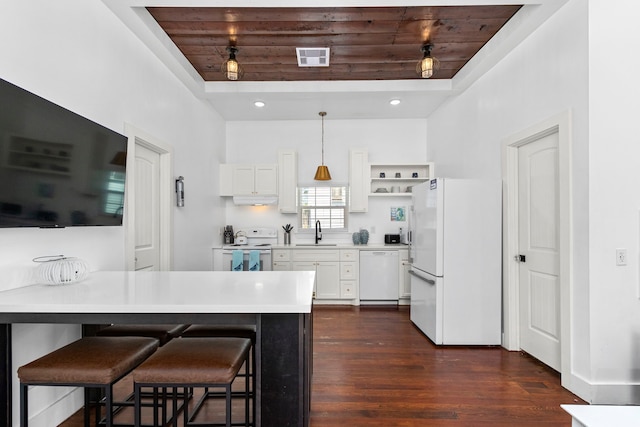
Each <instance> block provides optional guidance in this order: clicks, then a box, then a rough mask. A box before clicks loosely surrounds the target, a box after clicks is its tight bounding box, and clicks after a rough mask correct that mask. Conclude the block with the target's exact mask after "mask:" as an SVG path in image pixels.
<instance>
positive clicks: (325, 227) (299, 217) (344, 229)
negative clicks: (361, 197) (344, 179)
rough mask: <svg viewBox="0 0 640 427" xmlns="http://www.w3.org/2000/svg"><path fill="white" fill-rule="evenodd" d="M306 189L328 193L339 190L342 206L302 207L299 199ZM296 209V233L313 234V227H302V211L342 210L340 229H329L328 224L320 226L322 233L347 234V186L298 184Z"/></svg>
mask: <svg viewBox="0 0 640 427" xmlns="http://www.w3.org/2000/svg"><path fill="white" fill-rule="evenodd" d="M306 188H329V191H330V192H331V191H332V189H333V188H340V189H341V191H343V201H344V204H343V205H336V206H332V205H328V206H323V205H313V206H308V205H305V206H303V205H302V203H301V197H302V191H303V190H304V189H306ZM296 208H297V214H296V215H297V222H298V231H299V232H301V233H315V227H314V226H311V224H309V227H308V228H304V227H303V213H302V212H303V210H304V209H309V208H311V209H313V210H316V209H333V210H342V211H343V216H342V218H343V227H340V228H336V227H334V228H331V227H330V226H329V224H325V223H321V224H322V232H323V233H324V232H328V233H342V232H347V231H349V185H347V184H344V183H327V184H326V185H322V184H317V183H312V184H308V183H307V184H300V185H298V188H297V192H296Z"/></svg>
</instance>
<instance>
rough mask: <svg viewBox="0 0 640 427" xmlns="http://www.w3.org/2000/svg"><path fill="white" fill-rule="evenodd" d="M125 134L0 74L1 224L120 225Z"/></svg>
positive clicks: (4, 226)
mask: <svg viewBox="0 0 640 427" xmlns="http://www.w3.org/2000/svg"><path fill="white" fill-rule="evenodd" d="M126 154H127V138H126V137H125V136H123V135H120V134H119V133H117V132H114V131H112V130H110V129H107V128H106V127H104V126H101V125H99V124H97V123H95V122H92V121H91V120H89V119H86V118H84V117H82V116H80V115H78V114H76V113H73V112H71V111H69V110H67V109H65V108H63V107H61V106H59V105H56V104H54V103H52V102H50V101H47V100H46V99H43V98H41V97H39V96H37V95H34V94H33V93H30V92H28V91H26V90H24V89H21V88H19V87H18V86H15V85H13V84H11V83H9V82H6V81H4V80H1V79H0V227H3V228H6V227H70V226H119V225H122V215H123V208H124V189H125V177H126V169H125V167H126Z"/></svg>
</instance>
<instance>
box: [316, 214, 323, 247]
mask: <svg viewBox="0 0 640 427" xmlns="http://www.w3.org/2000/svg"><path fill="white" fill-rule="evenodd" d="M320 240H322V226H321V225H320V220H319V219H318V220H316V245H317V244H318V242H319V241H320Z"/></svg>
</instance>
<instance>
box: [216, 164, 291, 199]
mask: <svg viewBox="0 0 640 427" xmlns="http://www.w3.org/2000/svg"><path fill="white" fill-rule="evenodd" d="M219 188H220V195H221V196H276V195H278V166H277V165H275V164H270V163H269V164H255V165H254V164H237V163H227V164H221V165H220V182H219Z"/></svg>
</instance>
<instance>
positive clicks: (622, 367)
mask: <svg viewBox="0 0 640 427" xmlns="http://www.w3.org/2000/svg"><path fill="white" fill-rule="evenodd" d="M638 16H640V4H638V2H635V1H632V0H619V1H616V2H615V6H614V5H613V4H612V3H611V2H608V1H606V0H591V1H590V2H589V37H590V45H589V55H590V58H591V60H590V62H589V75H590V82H589V151H590V153H589V155H590V159H589V200H590V203H589V214H590V218H591V221H590V226H589V253H590V257H589V269H590V277H589V283H590V289H591V306H590V312H591V319H590V320H591V325H592V328H591V348H590V353H591V379H592V381H593V382H594V383H596V384H598V385H599V386H598V388H597V389H596V393H595V394H594V400H595V401H605V402H606V401H611V400H612V399H614V398H616V397H621V398H622V399H621V400H623V401H624V402H627V403H631V402H633V403H635V404H638V403H640V386H638V385H639V384H640V301H639V300H638V297H639V295H640V294H639V289H638V287H639V283H638V268H639V263H638V257H639V256H640V252H639V248H638V245H639V243H638V239H639V237H640V227H639V222H640V213H639V212H640V191H639V190H638V187H639V185H640V168H639V167H638V164H639V163H638V158H639V157H640V138H639V137H638V126H637V125H638V117H637V116H638V112H639V111H640V83H639V82H638V73H637V70H638V68H639V67H640V59H639V58H638V56H637V55H633V54H630V52H634V51H636V50H637V41H638V37H637V35H636V34H635V30H633V28H634V27H633V22H634V19H635V18H637V17H638ZM604 52H606V54H605V55H606V57H607V58H609V59H608V60H604V58H603V53H604ZM611 58H618V59H619V60H616V61H615V67H613V64H612V62H611ZM616 248H627V249H628V265H627V266H625V267H617V266H616V265H615V250H616ZM625 383H629V384H635V385H636V388H635V390H634V389H631V388H629V389H628V390H626V394H624V395H622V396H618V394H619V387H616V385H618V384H625Z"/></svg>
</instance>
